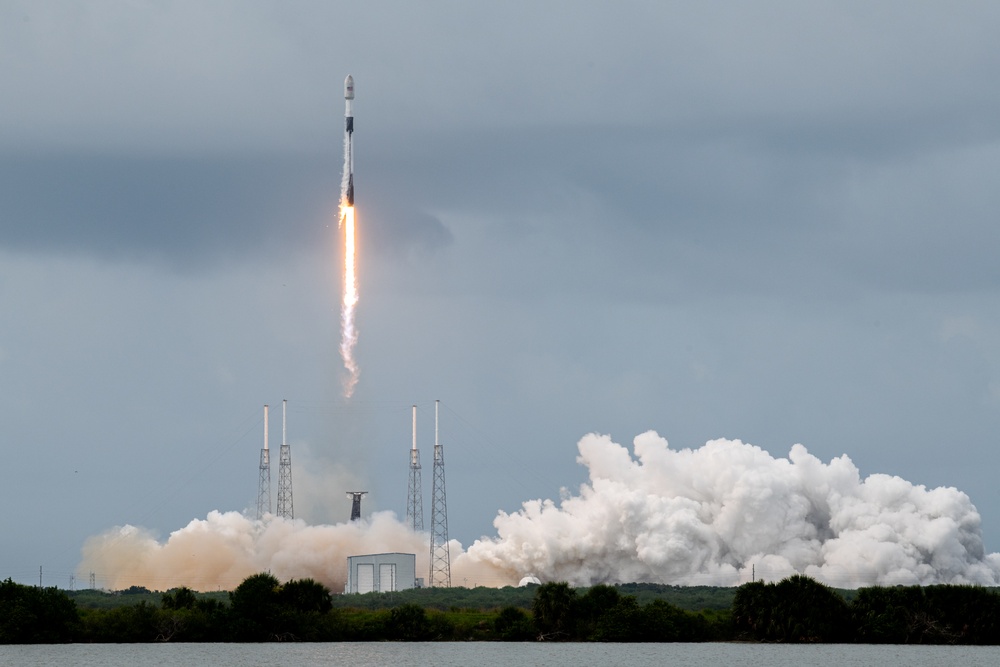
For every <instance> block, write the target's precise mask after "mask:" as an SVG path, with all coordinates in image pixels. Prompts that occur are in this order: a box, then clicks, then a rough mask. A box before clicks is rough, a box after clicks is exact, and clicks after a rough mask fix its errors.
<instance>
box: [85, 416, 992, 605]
mask: <svg viewBox="0 0 1000 667" xmlns="http://www.w3.org/2000/svg"><path fill="white" fill-rule="evenodd" d="M579 450H580V456H579V457H578V461H579V462H580V463H581V464H582V465H584V466H586V467H587V469H588V470H589V477H590V479H589V482H588V483H586V484H584V485H582V486H581V488H580V491H579V493H578V494H576V495H573V494H570V493H568V492H565V491H564V493H563V498H562V499H561V500H560V501H559V502H558V503H557V502H555V501H552V500H532V501H528V502H525V503H524V505H523V507H522V509H521V510H520V511H518V512H515V513H513V514H506V513H503V512H501V513H500V514H499V515H498V516H497V518H496V519H495V521H494V522H493V523H494V526H495V527H496V529H497V536H496V537H492V538H487V537H484V538H482V539H480V540H479V541H477V542H475V543H474V544H473V545H472V546H471V547H470V548H469V550H468V551H467V552H464V553H463V551H462V547H461V545H460V544H459V543H458V542H456V541H454V540H453V541H452V542H451V543H450V545H449V549H450V552H451V556H452V561H451V562H452V567H451V573H452V584H453V585H455V586H475V585H484V586H504V585H517V584H518V582H519V581H521V580H522V579H523V578H525V577H529V576H534V577H537V578H539V579H540V580H541V581H568V582H570V583H571V584H573V585H576V586H586V585H592V584H595V583H625V582H658V583H666V584H678V585H719V586H735V585H738V584H740V583H743V582H746V581H750V580H751V578H753V577H756V579H758V580H761V579H765V580H769V581H773V580H777V579H781V578H784V577H787V576H789V575H791V574H794V573H802V574H806V575H809V576H811V577H814V578H816V579H818V580H820V581H823V582H824V583H827V584H830V585H832V586H838V587H844V588H855V587H858V586H868V585H873V584H881V585H894V584H933V583H974V584H982V585H997V584H998V583H1000V554H986V553H985V549H984V547H983V541H982V533H981V526H980V517H979V513H978V512H977V511H976V508H975V507H974V506H973V505H972V503H971V502H970V500H969V497H968V496H966V495H965V494H964V493H962V492H960V491H958V490H957V489H954V488H936V489H927V488H925V487H923V486H918V485H914V484H911V483H910V482H907V481H905V480H903V479H900V478H899V477H892V476H889V475H870V476H868V477H866V478H864V479H862V478H861V475H860V473H859V471H858V469H857V467H855V465H854V464H853V463H852V462H851V460H850V459H849V458H848V457H847V456H840V457H838V458H835V459H833V460H831V461H830V462H829V463H823V462H822V461H820V460H819V459H817V458H816V457H814V456H812V455H811V454H809V453H808V452H807V451H806V449H805V447H803V446H801V445H795V446H794V447H792V449H791V451H790V452H789V455H788V458H774V457H772V456H771V455H770V454H768V453H767V452H765V451H764V450H762V449H760V448H759V447H754V446H752V445H747V444H744V443H742V442H739V441H735V440H713V441H711V442H709V443H707V444H705V445H704V446H703V447H701V448H699V449H683V450H672V449H670V448H669V446H668V445H667V441H666V440H664V439H663V438H661V437H660V436H658V435H657V434H656V433H653V432H648V433H644V434H642V435H640V436H638V437H637V438H635V441H634V456H633V455H632V454H630V452H629V451H628V449H626V448H625V447H623V446H621V445H619V444H616V443H615V442H613V441H612V440H611V439H610V438H609V437H607V436H599V435H588V436H586V437H584V438H583V439H582V440H580V443H579ZM389 551H397V552H404V553H414V554H416V556H417V576H426V572H427V569H428V554H429V538H428V535H427V534H426V533H414V532H413V531H412V530H411V529H410V528H409V527H408V526H407V525H405V524H404V523H403V522H401V521H399V520H398V519H397V518H396V516H395V515H394V514H393V513H391V512H377V513H375V514H373V515H372V516H371V518H370V519H369V520H367V521H361V522H354V523H342V524H337V525H332V526H331V525H319V526H310V525H307V524H306V523H305V522H304V521H301V520H295V521H289V520H284V519H279V518H276V517H271V516H268V517H266V518H265V519H264V520H263V521H254V520H251V519H248V518H247V517H245V516H244V515H242V514H239V513H236V512H226V513H220V512H211V513H210V514H209V515H208V517H207V518H206V519H204V520H194V521H192V522H191V523H189V524H188V525H187V526H186V527H184V528H182V529H180V530H178V531H175V532H174V533H172V534H171V535H170V537H169V538H168V539H167V540H166V542H164V543H160V542H158V541H157V540H156V539H154V538H153V536H152V535H150V534H148V533H147V532H145V531H143V530H141V529H137V528H133V527H130V526H126V527H125V528H117V529H114V530H111V531H108V532H107V533H105V534H103V535H100V536H98V537H94V538H91V539H89V540H88V541H87V542H86V544H85V545H84V549H83V552H84V558H83V562H82V563H81V565H80V568H79V572H80V573H81V576H85V575H86V573H87V572H95V573H97V575H98V579H99V581H101V582H102V585H103V586H106V587H108V588H112V589H122V588H127V587H129V586H132V585H140V586H146V587H147V588H150V589H158V590H166V589H167V588H171V587H173V586H180V585H184V586H189V587H191V588H194V589H196V590H215V589H217V588H221V589H224V590H225V589H228V590H231V589H232V588H234V587H235V586H236V585H238V584H239V583H240V581H242V580H243V579H244V578H246V577H247V576H249V575H251V574H255V573H257V572H262V571H270V572H271V573H272V574H274V575H275V576H276V577H278V578H279V579H280V580H282V581H285V580H288V579H293V578H294V579H301V578H305V577H310V578H313V579H315V580H317V581H320V582H322V583H324V584H325V585H327V586H329V587H330V589H331V590H333V591H335V592H339V591H342V590H343V589H344V583H345V579H346V575H347V557H348V556H354V555H361V554H370V553H381V552H389Z"/></svg>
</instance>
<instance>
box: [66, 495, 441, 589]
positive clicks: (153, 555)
mask: <svg viewBox="0 0 1000 667" xmlns="http://www.w3.org/2000/svg"><path fill="white" fill-rule="evenodd" d="M392 551H399V552H405V553H414V554H416V556H417V572H418V576H420V575H419V573H420V572H426V570H427V567H428V543H427V536H426V535H420V534H415V533H413V532H412V531H410V530H408V529H407V528H406V526H405V525H403V524H401V523H400V522H399V521H397V520H396V518H395V516H394V515H393V514H392V513H391V512H376V513H375V514H373V515H372V516H371V518H370V520H368V521H356V522H349V523H341V524H337V525H332V526H330V525H320V526H309V525H307V524H306V523H305V522H304V521H301V520H298V519H296V520H288V519H282V518H279V517H275V516H271V515H268V516H266V517H265V518H264V519H263V520H261V521H256V520H253V519H249V518H247V517H246V516H244V515H243V514H240V513H239V512H216V511H213V512H210V513H209V514H208V516H207V517H206V518H205V519H195V520H193V521H191V522H190V523H189V524H188V525H187V526H185V527H184V528H181V529H180V530H177V531H174V532H173V533H171V534H170V537H169V538H168V539H167V540H166V542H163V543H161V542H159V541H157V540H156V539H155V538H154V537H153V535H151V534H150V533H149V532H148V531H145V530H143V529H140V528H135V527H133V526H125V527H123V528H115V529H112V530H109V531H107V532H105V533H104V534H102V535H99V536H97V537H92V538H90V539H88V540H87V541H86V542H85V543H84V546H83V562H82V563H81V564H80V567H79V568H78V570H79V571H80V572H95V573H96V576H97V579H98V580H99V581H100V582H101V585H102V586H104V587H106V588H110V589H112V590H121V589H125V588H128V587H130V586H145V587H146V588H149V589H151V590H167V589H170V588H173V587H175V586H187V587H189V588H192V589H194V590H202V591H204V590H216V589H222V590H232V589H233V588H235V587H236V586H238V585H239V583H240V582H241V581H243V580H244V579H245V578H247V577H249V576H250V575H252V574H256V573H258V572H270V573H271V574H273V575H274V576H275V577H277V578H278V579H279V580H280V581H287V580H289V579H303V578H306V577H308V578H311V579H315V580H316V581H319V582H321V583H323V584H325V585H327V586H329V587H330V589H331V590H332V591H334V592H341V591H343V590H344V585H345V583H346V578H347V557H348V556H356V555H362V554H372V553H384V552H392Z"/></svg>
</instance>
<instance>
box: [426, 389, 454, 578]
mask: <svg viewBox="0 0 1000 667" xmlns="http://www.w3.org/2000/svg"><path fill="white" fill-rule="evenodd" d="M440 402H441V401H434V481H433V484H432V493H431V554H430V555H431V567H430V575H429V576H428V577H427V585H428V586H444V587H446V588H451V554H450V553H449V550H448V497H447V495H446V493H445V488H444V447H443V446H442V445H441V443H440V442H439V441H438V405H439V403H440Z"/></svg>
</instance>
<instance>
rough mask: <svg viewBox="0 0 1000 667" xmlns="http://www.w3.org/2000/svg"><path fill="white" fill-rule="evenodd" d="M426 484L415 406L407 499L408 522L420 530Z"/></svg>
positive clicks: (414, 529) (414, 528)
mask: <svg viewBox="0 0 1000 667" xmlns="http://www.w3.org/2000/svg"><path fill="white" fill-rule="evenodd" d="M423 488H424V485H423V482H422V481H421V479H420V451H419V450H418V449H417V406H415V405H414V406H413V447H412V448H411V449H410V488H409V491H408V492H407V496H406V498H407V500H406V523H407V525H409V526H410V528H412V529H413V532H419V531H422V530H423V529H424V490H423Z"/></svg>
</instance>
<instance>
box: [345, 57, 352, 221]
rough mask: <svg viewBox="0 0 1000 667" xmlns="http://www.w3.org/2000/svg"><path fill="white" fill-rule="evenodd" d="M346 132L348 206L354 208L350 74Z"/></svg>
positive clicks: (350, 77)
mask: <svg viewBox="0 0 1000 667" xmlns="http://www.w3.org/2000/svg"><path fill="white" fill-rule="evenodd" d="M344 103H345V109H344V122H345V125H344V131H345V132H346V133H347V136H346V137H345V142H346V143H345V149H346V151H347V156H346V160H345V166H346V167H347V205H348V206H354V148H353V146H352V145H351V142H352V141H353V137H354V109H353V108H352V107H353V103H354V77H353V76H351V75H350V74H348V75H347V78H346V79H344Z"/></svg>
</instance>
